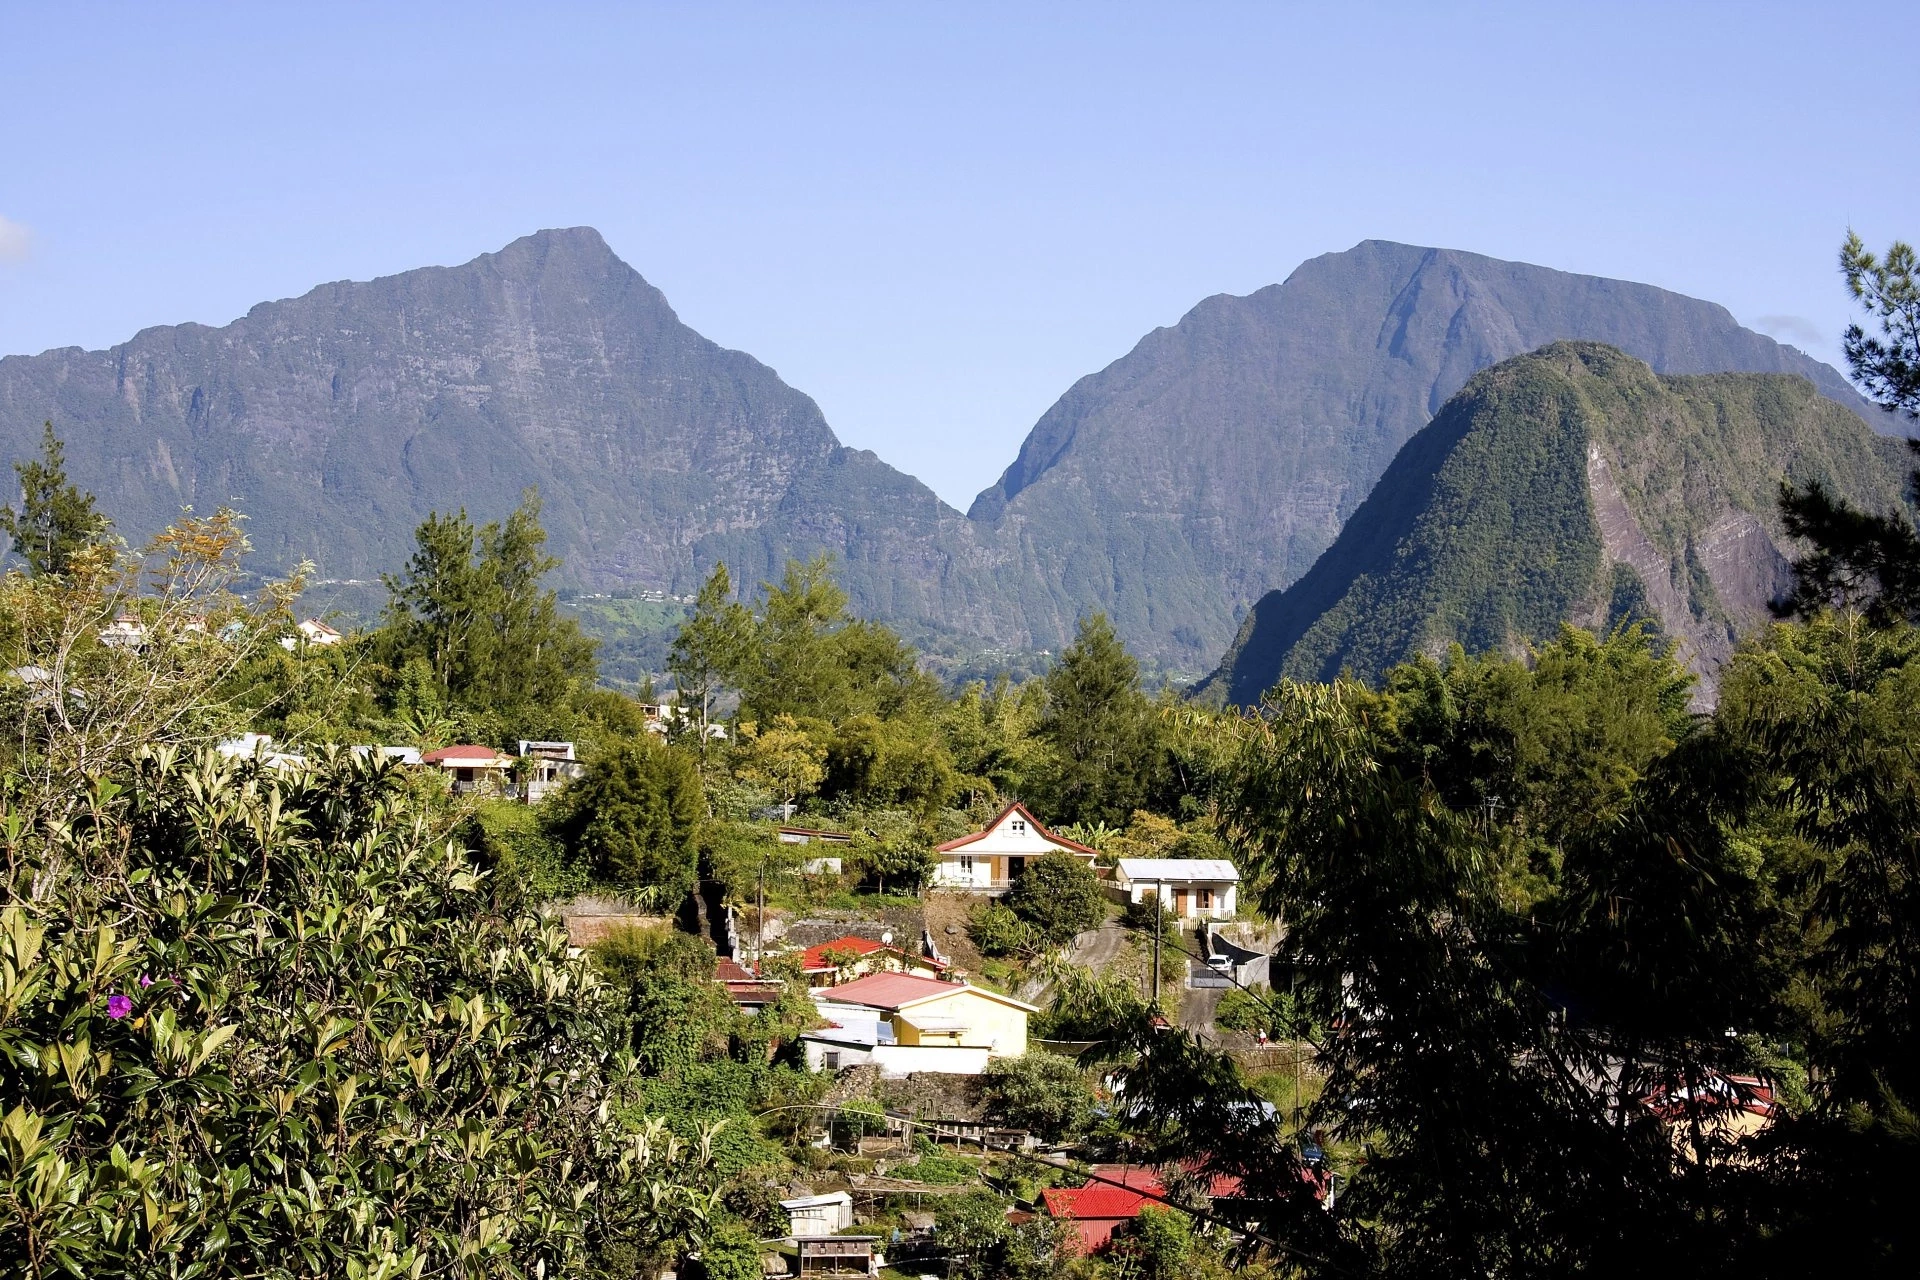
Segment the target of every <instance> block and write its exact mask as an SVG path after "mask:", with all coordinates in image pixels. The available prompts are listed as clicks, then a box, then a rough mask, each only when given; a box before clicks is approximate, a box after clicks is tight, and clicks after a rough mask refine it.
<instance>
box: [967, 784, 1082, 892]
mask: <svg viewBox="0 0 1920 1280" xmlns="http://www.w3.org/2000/svg"><path fill="white" fill-rule="evenodd" d="M933 852H934V855H935V856H936V857H937V858H938V859H939V866H938V867H937V868H935V870H934V873H933V883H934V885H935V886H936V887H941V888H949V889H972V890H973V891H975V892H976V893H1004V892H1005V891H1006V890H1007V889H1008V888H1010V887H1012V885H1013V882H1014V881H1015V880H1018V879H1019V878H1020V873H1021V872H1023V871H1025V870H1026V868H1027V864H1028V863H1029V862H1031V861H1033V860H1034V859H1035V858H1040V857H1044V856H1046V855H1047V854H1049V853H1070V854H1072V855H1073V856H1074V857H1076V858H1079V859H1081V860H1083V861H1084V862H1086V863H1087V865H1088V866H1092V865H1093V860H1094V859H1095V858H1096V857H1098V856H1099V851H1098V850H1095V849H1092V848H1089V847H1088V846H1086V845H1084V844H1081V843H1079V842H1078V841H1074V840H1069V839H1067V838H1066V837H1065V836H1057V835H1055V834H1054V833H1053V832H1051V831H1049V830H1047V829H1046V828H1045V827H1044V826H1042V825H1041V824H1040V820H1039V819H1038V818H1036V817H1034V816H1033V815H1032V814H1031V813H1029V812H1027V806H1025V805H1023V804H1010V805H1008V806H1007V807H1006V808H1005V809H1003V810H1001V811H1000V816H999V817H997V818H995V819H994V820H993V821H992V822H990V823H988V824H987V828H986V830H984V831H976V832H974V833H973V834H972V835H970V836H961V837H960V838H959V839H958V840H949V841H947V842H946V843H945V844H943V845H937V846H935V848H934V851H933Z"/></svg>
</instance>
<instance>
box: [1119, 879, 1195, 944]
mask: <svg viewBox="0 0 1920 1280" xmlns="http://www.w3.org/2000/svg"><path fill="white" fill-rule="evenodd" d="M1155 916H1159V917H1160V920H1159V925H1160V936H1161V937H1162V938H1177V937H1179V936H1180V917H1179V916H1176V915H1175V914H1173V911H1172V909H1171V908H1169V907H1168V906H1167V905H1166V904H1165V903H1163V902H1161V901H1160V895H1159V894H1158V893H1154V892H1152V891H1149V892H1147V893H1143V894H1141V895H1140V901H1138V902H1129V903H1127V907H1126V910H1125V911H1124V912H1122V913H1121V916H1120V919H1121V920H1122V921H1123V922H1124V923H1125V924H1126V926H1127V927H1128V928H1129V929H1138V930H1139V931H1140V932H1142V933H1152V932H1153V929H1154V917H1155Z"/></svg>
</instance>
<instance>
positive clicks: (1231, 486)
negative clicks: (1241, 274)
mask: <svg viewBox="0 0 1920 1280" xmlns="http://www.w3.org/2000/svg"><path fill="white" fill-rule="evenodd" d="M1562 339H1573V340H1590V341H1595V342H1605V343H1609V344H1611V345H1613V346H1616V347H1619V348H1621V349H1622V350H1624V351H1627V352H1628V353H1630V354H1632V355H1634V356H1637V357H1639V358H1640V359H1642V360H1645V361H1647V362H1648V363H1649V364H1651V365H1652V366H1653V367H1654V368H1655V369H1656V370H1658V371H1660V372H1662V373H1714V372H1719V371H1722V370H1739V371H1747V372H1760V373H1775V372H1777V373H1798V374H1801V375H1803V376H1805V377H1808V378H1811V379H1813V381H1814V382H1815V384H1816V385H1817V386H1818V387H1819V388H1820V390H1821V391H1823V392H1825V393H1826V394H1828V395H1830V396H1832V397H1834V398H1835V399H1837V400H1839V401H1841V402H1842V403H1846V404H1850V405H1856V406H1858V405H1860V404H1861V401H1860V398H1859V397H1858V395H1857V394H1856V393H1855V392H1854V391H1853V390H1852V389H1851V388H1850V387H1849V386H1848V385H1847V382H1846V380H1845V379H1844V378H1842V377H1841V376H1840V375H1839V374H1838V373H1837V372H1835V371H1834V370H1833V369H1831V368H1829V367H1827V366H1826V365H1823V364H1821V363H1819V362H1818V361H1815V360H1813V359H1811V358H1810V357H1808V356H1806V355H1805V354H1803V353H1801V352H1799V351H1796V350H1794V349H1793V348H1791V347H1786V346H1782V345H1780V344H1779V343H1777V342H1774V341H1773V340H1772V339H1770V338H1766V337H1763V336H1762V335H1760V334H1757V333H1754V332H1752V331H1750V330H1748V329H1744V328H1742V327H1741V326H1740V325H1739V324H1738V323H1737V322H1736V321H1735V320H1734V318H1733V317H1732V316H1731V315H1729V314H1728V313H1727V311H1726V310H1725V309H1724V308H1722V307H1719V306H1716V305H1714V304H1712V303H1709V302H1702V301H1699V300H1697V299H1694V298H1687V297H1682V296H1681V295H1679V294H1675V293H1670V292H1668V291H1666V290H1664V289H1656V288H1653V287H1651V286H1649V285H1643V284H1633V283H1629V282H1626V281H1621V280H1606V279H1601V278H1598V277H1594V276H1582V275H1573V274H1569V273H1567V272H1563V271H1553V270H1549V269H1548V268H1545V267H1537V266H1530V265H1528V264H1525V263H1518V262H1503V261H1500V260H1498V259H1495V258H1487V257H1482V256H1480V255H1478V254H1471V253H1461V252H1457V251H1454V250H1448V249H1430V248H1423V247H1420V246H1416V245H1404V244H1394V243H1390V242H1387V241H1380V240H1369V241H1366V242H1363V243H1361V244H1359V245H1356V246H1355V247H1354V248H1352V249H1349V250H1347V251H1346V252H1344V253H1332V254H1326V255H1324V256H1322V257H1318V258H1314V259H1312V260H1311V261H1309V262H1306V263H1303V264H1301V266H1300V267H1299V268H1298V269H1296V270H1295V271H1294V272H1293V273H1292V274H1291V275H1290V276H1288V278H1287V279H1286V281H1285V282H1284V283H1282V284H1278V285H1273V286H1270V287H1268V288H1265V289H1261V290H1259V291H1257V292H1255V293H1252V294H1249V295H1247V296H1245V297H1233V296H1228V295H1221V296H1217V297H1213V298H1208V299H1206V300H1205V301H1204V302H1202V303H1200V304H1199V305H1198V306H1196V307H1194V308H1193V310H1192V311H1191V312H1189V313H1188V314H1187V315H1186V316H1185V317H1183V318H1182V319H1181V320H1180V322H1179V323H1178V324H1177V325H1174V326H1173V327H1171V328H1165V329H1157V330H1155V331H1154V332H1152V333H1150V334H1148V335H1147V336H1146V337H1145V338H1143V339H1141V341H1140V343H1139V344H1138V345H1137V346H1136V347H1135V348H1134V349H1133V350H1132V351H1131V352H1129V353H1128V354H1127V355H1126V356H1124V357H1122V358H1121V359H1119V360H1116V361H1115V362H1114V363H1113V364H1112V365H1110V366H1108V367H1107V368H1106V369H1103V370H1101V371H1100V372H1098V373H1095V374H1092V375H1090V376H1088V377H1086V378H1083V379H1081V380H1080V381H1079V382H1078V383H1076V384H1075V385H1074V386H1073V387H1072V388H1071V389H1070V390H1069V391H1068V392H1067V393H1066V394H1065V395H1064V396H1062V397H1061V398H1060V400H1059V402H1058V403H1057V404H1055V405H1054V406H1053V407H1052V408H1051V409H1050V410H1048V412H1047V413H1046V415H1045V416H1044V417H1042V418H1041V419H1040V421H1039V422H1038V423H1037V424H1036V425H1035V426H1034V428H1033V431H1032V432H1031V434H1030V435H1029V436H1028V438H1027V440H1026V442H1025V444H1024V445H1023V446H1022V447H1021V450H1020V455H1019V457H1018V458H1017V459H1016V460H1015V461H1014V463H1013V465H1012V466H1010V467H1009V468H1008V469H1007V471H1006V474H1005V475H1004V476H1002V477H1001V480H1000V482H999V483H998V484H997V485H995V486H994V487H993V488H991V489H988V490H987V491H985V492H984V493H982V494H981V495H980V496H979V497H978V498H977V499H975V501H974V503H973V506H972V508H971V509H970V510H969V512H968V514H969V515H970V516H972V517H973V519H974V520H976V521H978V522H980V523H981V524H983V525H988V526H991V527H992V528H994V529H995V530H997V531H998V532H1000V533H1001V534H1002V535H1003V536H1004V537H1005V538H1007V539H1009V540H1010V541H1011V542H1012V543H1013V544H1014V547H1015V548H1016V549H1018V551H1019V552H1020V553H1021V559H1022V562H1023V563H1024V564H1027V565H1029V566H1031V568H1030V571H1029V573H1028V574H1027V575H1026V576H1025V577H1023V578H1020V579H1018V580H1015V581H1011V582H1010V583H1009V589H1010V590H1012V591H1014V592H1016V593H1017V595H1018V598H1019V602H1020V610H1021V614H1022V616H1023V617H1024V618H1025V619H1026V620H1027V624H1028V626H1029V627H1030V628H1031V630H1032V631H1033V633H1034V634H1035V635H1036V636H1037V637H1041V638H1042V642H1043V643H1044V642H1047V641H1048V640H1050V639H1053V638H1058V637H1061V636H1064V635H1066V634H1070V633H1071V631H1072V628H1073V623H1074V620H1075V619H1076V618H1078V617H1079V616H1081V615H1082V614H1085V613H1088V612H1091V611H1093V610H1095V609H1104V610H1106V611H1107V613H1108V614H1109V615H1110V616H1111V617H1112V618H1113V620H1114V624H1115V626H1116V627H1117V628H1118V629H1119V631H1120V633H1121V634H1122V635H1123V636H1124V637H1125V638H1126V640H1127V642H1128V644H1129V645H1132V646H1134V647H1135V648H1136V649H1139V650H1141V651H1143V652H1146V653H1148V654H1150V655H1152V656H1154V657H1156V658H1158V659H1160V660H1161V661H1163V662H1166V663H1168V664H1169V665H1172V666H1175V667H1179V666H1182V665H1185V666H1187V667H1189V669H1192V670H1196V671H1197V670H1201V669H1203V668H1204V666H1205V665H1206V664H1210V663H1211V662H1213V661H1214V660H1215V656H1216V655H1217V654H1219V653H1220V651H1221V650H1222V649H1223V648H1224V647H1225V646H1226V644H1227V642H1228V641H1229V639H1230V638H1231V637H1232V635H1233V633H1234V628H1235V625H1236V623H1237V622H1238V620H1239V619H1240V618H1241V616H1242V613H1243V612H1244V610H1245V609H1246V607H1247V606H1248V605H1250V604H1251V603H1252V602H1253V601H1254V600H1256V599H1258V598H1259V597H1260V596H1261V595H1262V594H1263V593H1264V592H1266V591H1268V590H1269V589H1271V588H1274V587H1284V586H1286V585H1287V584H1289V583H1291V582H1292V581H1293V580H1294V579H1295V578H1297V577H1299V576H1300V574H1302V573H1304V572H1305V571H1306V570H1307V568H1308V567H1309V566H1310V565H1312V564H1313V562H1314V560H1315V558H1316V557H1317V556H1319V554H1320V553H1321V552H1322V551H1324V550H1325V549H1326V548H1327V547H1328V546H1329V545H1330V544H1331V543H1332V542H1333V539H1334V537H1335V535H1336V534H1338V533H1339V532H1340V529H1341V526H1342V524H1343V522H1345V521H1346V519H1347V517H1348V516H1349V515H1350V514H1351V513H1353V512H1354V511H1355V510H1356V509H1357V508H1358V507H1359V505H1360V503H1361V501H1362V499H1364V498H1365V497H1366V496H1367V493H1368V491H1369V490H1370V489H1371V488H1372V486H1373V484H1374V481H1375V480H1376V479H1377V478H1378V477H1379V476H1380V475H1381V473H1382V472H1383V471H1384V470H1385V469H1386V467H1387V464H1388V463H1389V462H1390V461H1392V459H1393V457H1394V455H1395V454H1396V453H1397V452H1398V450H1399V449H1400V446H1401V445H1403V444H1405V443H1406V442H1407V440H1409V439H1410V438H1411V437H1412V436H1413V434H1414V433H1415V432H1416V431H1418V430H1420V429H1421V428H1422V427H1423V426H1425V425H1426V424H1427V422H1428V420H1429V419H1430V418H1431V416H1432V415H1433V414H1434V413H1435V412H1437V411H1438V410H1439V408H1440V406H1441V405H1442V404H1444V403H1445V402H1446V400H1447V399H1448V398H1449V397H1450V396H1452V395H1453V394H1454V393H1455V392H1456V391H1458V390H1459V389H1460V388H1461V387H1462V386H1463V385H1465V383H1466V381H1467V379H1468V378H1470V377H1472V376H1473V374H1474V373H1476V372H1477V371H1479V370H1481V369H1484V368H1486V367H1487V366H1489V365H1492V364H1494V363H1496V362H1498V361H1500V360H1504V359H1507V358H1509V357H1511V356H1516V355H1519V354H1521V353H1522V352H1525V351H1530V350H1533V349H1535V348H1537V347H1540V346H1543V345H1545V344H1547V343H1549V342H1554V341H1557V340H1562Z"/></svg>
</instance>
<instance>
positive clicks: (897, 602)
mask: <svg viewBox="0 0 1920 1280" xmlns="http://www.w3.org/2000/svg"><path fill="white" fill-rule="evenodd" d="M47 419H52V420H53V421H54V422H55V423H56V425H57V427H58V429H59V430H60V431H61V432H62V434H63V435H64V436H65V437H66V439H67V442H68V458H69V463H70V470H71V472H72V474H73V476H74V478H75V479H76V480H77V481H78V482H79V483H81V484H83V485H85V486H87V487H89V488H91V489H93V490H94V491H95V492H96V493H98V494H99V496H100V498H101V500H102V503H103V506H104V507H105V509H106V510H108V511H110V512H112V513H113V514H114V516H115V518H116V520H117V521H118V522H119V527H120V529H121V531H122V533H123V534H126V535H128V536H130V537H134V538H138V537H140V536H144V535H145V534H147V533H150V532H152V531H154V530H155V529H158V528H160V527H162V526H163V525H164V524H165V523H166V522H167V521H168V520H170V519H171V518H172V517H173V516H174V515H176V514H177V513H178V511H179V509H180V508H181V507H182V506H188V505H190V506H193V507H196V508H198V509H200V510H203V511H204V510H210V509H212V508H214V507H216V506H221V505H232V506H236V507H239V508H240V509H242V510H244V511H245V512H246V513H247V514H248V516H249V517H250V528H251V533H252V538H253V541H254V544H255V547H256V548H257V550H258V552H259V554H260V556H261V557H262V558H263V559H264V560H265V561H266V562H267V563H268V564H270V565H273V566H276V567H281V568H284V567H287V566H289V565H291V564H293V563H296V562H298V561H299V560H301V559H311V560H312V561H314V563H315V564H316V565H317V567H318V572H319V575H320V576H323V577H330V578H354V577H357V578H367V577H372V576H374V575H376V574H378V573H379V572H381V571H382V570H390V569H393V568H395V567H396V566H398V565H399V564H401V563H402V562H403V561H404V559H405V557H406V555H407V553H408V551H409V549H410V543H411V535H412V531H413V528H414V526H415V525H416V524H417V523H418V522H419V521H420V520H421V519H422V518H423V517H424V516H425V515H426V514H427V512H428V511H430V510H443V511H444V510H452V509H454V508H458V507H465V508H466V509H467V510H468V511H469V512H470V513H472V514H473V515H474V516H475V517H476V518H477V519H488V518H493V517H496V516H498V515H500V514H501V513H503V512H505V511H506V510H508V509H510V508H511V507H512V506H513V505H514V503H515V502H517V501H518V499H519V496H520V493H521V491H522V490H523V489H524V488H525V487H526V486H528V485H531V484H537V485H539V486H540V490H541V493H542V495H543V497H544V499H545V503H546V524H547V527H548V530H549V532H550V534H551V537H552V541H551V546H552V549H553V550H554V551H555V552H557V553H558V554H560V555H562V556H564V557H565V559H566V569H565V574H566V576H567V577H568V579H570V580H571V581H573V582H575V583H578V584H580V585H583V586H614V585H626V586H639V587H648V588H657V589H663V590H667V591H674V592H685V591H690V590H691V589H692V588H693V586H694V584H695V583H696V582H697V581H698V578H699V576H700V575H701V574H703V573H704V572H705V571H706V570H707V569H708V568H709V567H710V566H711V564H712V562H713V561H714V560H715V559H719V558H725V559H726V560H728V561H729V562H730V563H731V564H732V565H733V567H734V568H735V570H736V571H737V572H738V573H739V574H740V575H741V576H743V577H745V578H746V580H747V581H749V582H751V581H753V580H754V579H755V578H756V577H762V576H768V575H769V574H772V573H776V572H777V571H778V568H779V566H780V565H781V564H782V563H783V562H784V560H785V559H786V557H787V556H789V555H805V554H810V553H811V552H813V551H815V550H820V549H826V550H830V551H832V552H834V553H836V554H837V555H838V556H840V557H841V559H842V560H843V561H844V571H843V579H844V581H845V583H846V585H847V586H848V588H849V590H850V591H851V592H852V594H853V595H854V597H855V601H856V604H857V605H858V607H860V608H861V609H863V610H865V611H868V612H870V613H873V614H876V615H878V616H882V617H890V618H898V619H907V620H912V619H917V618H920V617H922V616H924V615H928V614H933V613H940V614H944V613H947V612H949V611H954V612H959V613H961V614H962V615H964V614H965V613H966V612H967V611H968V610H969V609H974V610H976V611H977V612H979V613H982V614H991V612H992V611H991V610H990V609H988V608H986V607H985V602H986V601H987V600H988V599H990V598H991V590H990V587H989V585H988V584H989V582H990V574H989V573H988V572H987V571H986V570H985V569H984V568H983V567H982V563H981V562H982V560H983V558H982V557H981V556H980V555H979V553H978V551H977V549H976V548H975V547H974V539H973V531H972V529H971V527H970V526H969V525H968V523H967V521H966V520H965V519H964V518H963V517H962V516H961V515H960V514H959V513H958V512H956V511H953V510H952V509H951V508H948V507H946V506H945V505H944V504H942V503H941V502H940V501H939V499H938V498H936V497H935V496H934V494H933V493H932V492H931V491H930V490H928V489H927V488H926V487H925V486H924V485H922V484H920V483H919V482H918V481H916V480H914V479H913V478H912V477H910V476H906V475H903V474H902V473H900V472H898V471H895V470H893V469H892V468H890V467H888V466H886V464H884V463H882V462H881V461H880V460H879V459H878V458H876V457H874V455H873V454H871V453H867V452H862V451H856V450H851V449H846V448H843V447H841V445H840V443H839V442H838V441H837V440H836V439H835V438H834V435H833V432H832V431H831V430H830V429H829V428H828V426H827V423H826V421H825V420H824V419H823V418H822V416H821V414H820V411H819V409H818V407H816V406H815V404H814V403H813V401H812V400H810V399H809V398H808V397H806V396H805V395H802V394H801V393H800V392H798V391H795V390H794V389H793V388H791V387H789V386H787V385H786V384H785V383H784V382H782V381H781V380H780V378H779V377H778V375H776V374H775V373H774V371H773V370H772V369H769V368H767V367H766V366H765V365H763V364H761V363H760V362H759V361H757V360H755V359H753V358H752V357H751V356H748V355H745V354H743V353H741V352H738V351H728V350H725V349H723V348H721V347H720V346H718V345H716V344H715V343H713V342H710V341H708V340H707V339H706V338H704V337H702V336H700V335H699V334H698V333H695V332H694V331H693V330H692V329H689V328H688V327H687V326H685V325H684V324H682V323H681V322H680V320H679V318H678V317H677V316H675V315H674V312H673V309H672V308H671V307H670V306H668V305H667V301H666V299H665V298H664V297H663V296H662V295H661V293H660V291H659V290H657V289H655V288H654V287H653V286H652V285H650V284H648V283H647V282H646V281H645V280H643V279H642V278H641V277H640V275H639V274H638V273H637V272H635V271H634V270H633V269H632V268H630V267H628V266H627V265H626V264H625V263H623V262H621V261H620V260H619V259H618V258H616V257H615V256H614V255H613V253H612V251H611V250H610V249H608V247H607V245H606V244H605V242H604V241H603V240H602V239H601V238H600V236H599V234H598V233H596V232H594V231H592V230H590V229H586V228H576V229H573V230H565V231H543V232H540V233H538V234H536V235H531V236H527V237H525V238H523V239H521V240H517V241H515V242H514V243H512V244H510V245H508V246H507V247H506V248H505V249H503V250H501V251H500V252H499V253H492V254H485V255H483V256H481V257H479V258H476V259H475V260H473V261H472V262H469V263H466V264H464V265H462V266H458V267H449V268H427V269H424V270H419V271H409V272H406V273H404V274H402V275H397V276H390V277H386V278H384V279H379V280H373V281H370V282H366V283H339V284H329V285H323V286H321V287H320V288H317V289H315V290H313V291H312V292H310V293H308V294H306V295H305V296H303V297H300V298H295V299H291V300H287V301H281V302H270V303H263V304H261V305H260V306H257V307H255V308H254V309H253V310H252V311H251V312H249V313H248V314H247V315H246V316H245V317H244V318H243V319H240V320H237V321H235V322H234V323H233V324H230V325H227V326H225V327H223V328H218V329H214V328H208V327H206V326H202V325H179V326H173V327H168V328H156V329H148V330H146V331H144V332H142V333H140V334H139V335H137V336H136V337H135V338H134V339H133V340H132V341H130V342H127V343H125V344H123V345H121V346H119V347H115V348H113V349H112V350H110V351H81V350H78V349H67V350H58V351H49V352H46V353H44V354H42V355H38V356H33V357H9V358H7V359H5V360H0V448H5V449H6V450H8V452H9V454H10V455H11V456H15V457H18V456H22V455H24V454H26V453H28V452H31V451H32V449H33V448H34V447H35V443H36V440H37V432H38V429H39V424H40V423H41V422H42V421H43V420H47Z"/></svg>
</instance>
